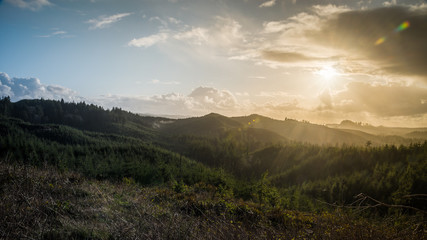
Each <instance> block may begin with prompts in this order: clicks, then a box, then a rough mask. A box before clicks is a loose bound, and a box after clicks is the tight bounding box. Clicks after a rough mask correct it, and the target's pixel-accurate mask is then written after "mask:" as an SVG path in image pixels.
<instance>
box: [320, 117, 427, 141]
mask: <svg viewBox="0 0 427 240" xmlns="http://www.w3.org/2000/svg"><path fill="white" fill-rule="evenodd" d="M327 126H328V127H330V128H334V129H348V130H357V131H361V132H365V133H369V134H372V135H380V136H392V135H395V136H401V137H409V138H420V139H427V128H404V127H384V126H378V127H375V126H372V125H369V124H363V123H355V122H353V121H350V120H343V121H342V122H341V123H340V124H328V125H327Z"/></svg>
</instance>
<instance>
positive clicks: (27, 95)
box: [0, 72, 77, 101]
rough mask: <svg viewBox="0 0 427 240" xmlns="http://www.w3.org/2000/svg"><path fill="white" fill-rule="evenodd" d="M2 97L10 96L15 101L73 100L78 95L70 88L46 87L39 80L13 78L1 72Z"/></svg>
mask: <svg viewBox="0 0 427 240" xmlns="http://www.w3.org/2000/svg"><path fill="white" fill-rule="evenodd" d="M0 96H10V98H11V99H12V100H13V101H18V100H21V99H31V98H46V99H61V98H63V99H67V100H73V99H75V98H77V97H76V93H75V92H74V91H72V90H70V89H68V88H64V87H61V86H54V85H44V84H42V83H41V82H40V80H39V79H38V78H11V77H9V75H7V74H6V73H1V72H0Z"/></svg>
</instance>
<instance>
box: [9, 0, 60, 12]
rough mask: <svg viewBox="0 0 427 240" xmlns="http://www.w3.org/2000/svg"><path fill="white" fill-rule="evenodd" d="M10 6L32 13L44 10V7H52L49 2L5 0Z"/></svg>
mask: <svg viewBox="0 0 427 240" xmlns="http://www.w3.org/2000/svg"><path fill="white" fill-rule="evenodd" d="M5 2H8V3H10V4H13V5H15V6H17V7H20V8H26V9H30V10H31V11H37V10H40V9H41V8H43V7H44V6H50V5H52V3H51V2H49V0H5Z"/></svg>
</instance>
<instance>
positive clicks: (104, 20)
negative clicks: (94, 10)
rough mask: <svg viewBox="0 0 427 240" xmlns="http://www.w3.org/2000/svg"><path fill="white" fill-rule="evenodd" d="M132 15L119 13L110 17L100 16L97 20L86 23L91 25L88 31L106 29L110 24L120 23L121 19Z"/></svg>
mask: <svg viewBox="0 0 427 240" xmlns="http://www.w3.org/2000/svg"><path fill="white" fill-rule="evenodd" d="M129 15H132V13H119V14H115V15H111V16H100V17H98V18H94V19H90V20H88V21H87V23H89V24H92V26H91V27H90V29H99V28H106V27H108V26H109V25H111V24H112V23H115V22H118V21H120V20H121V19H122V18H124V17H127V16H129Z"/></svg>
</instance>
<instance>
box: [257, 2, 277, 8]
mask: <svg viewBox="0 0 427 240" xmlns="http://www.w3.org/2000/svg"><path fill="white" fill-rule="evenodd" d="M274 5H276V0H270V1H267V2H264V3H262V4H260V5H259V7H260V8H262V7H272V6H274Z"/></svg>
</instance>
